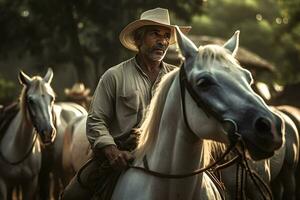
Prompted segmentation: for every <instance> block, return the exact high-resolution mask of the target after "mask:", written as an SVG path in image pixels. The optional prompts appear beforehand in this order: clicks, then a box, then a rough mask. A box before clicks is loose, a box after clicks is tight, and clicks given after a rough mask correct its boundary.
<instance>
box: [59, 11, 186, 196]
mask: <svg viewBox="0 0 300 200" xmlns="http://www.w3.org/2000/svg"><path fill="white" fill-rule="evenodd" d="M180 28H181V30H182V32H184V33H187V32H188V31H189V30H190V27H180ZM175 38H176V37H175V29H174V26H173V25H171V24H170V19H169V13H168V10H167V9H163V8H156V9H152V10H148V11H145V12H144V13H142V15H141V17H140V19H139V20H136V21H134V22H132V23H130V24H128V25H127V26H126V27H125V28H124V29H123V30H122V32H121V33H120V36H119V39H120V41H121V43H122V44H123V46H124V47H126V48H127V49H129V50H132V51H135V52H137V53H136V56H135V57H133V58H131V59H129V60H127V61H124V62H122V63H120V64H118V65H116V66H114V67H112V68H110V69H109V70H107V71H106V72H105V73H104V74H103V76H102V77H101V79H100V81H99V83H98V86H97V88H96V90H95V93H94V96H93V99H92V103H91V106H90V111H89V115H88V118H87V124H86V126H87V132H86V134H87V137H88V140H89V142H90V144H91V146H92V149H93V152H94V157H95V159H94V160H96V161H94V162H93V161H92V162H91V164H89V165H90V166H89V167H86V170H85V171H86V172H84V170H82V171H83V172H82V174H83V175H84V176H88V175H87V174H88V171H93V170H92V168H97V167H98V168H99V165H100V164H99V160H101V161H100V163H101V162H103V160H107V161H108V163H109V165H110V166H111V167H112V168H113V169H115V170H120V169H124V168H125V167H126V166H127V165H128V163H129V162H130V161H132V160H133V159H134V158H133V155H132V154H131V153H130V151H131V150H133V149H134V148H135V147H136V143H137V139H138V136H137V135H136V134H135V133H134V132H133V131H132V130H133V129H134V128H137V127H138V126H139V124H140V123H141V121H142V118H143V111H144V110H145V109H146V107H147V105H148V104H149V103H150V100H151V97H152V96H153V93H154V91H155V88H156V87H157V84H158V83H159V81H160V80H161V77H162V76H163V75H164V74H166V73H168V72H170V71H171V70H173V69H174V68H175V66H173V65H170V64H167V63H164V62H163V61H162V60H163V58H164V57H165V54H166V51H167V49H168V47H169V45H170V44H173V43H175V41H176V39H175ZM93 166H94V167H93ZM77 181H78V179H77ZM77 181H75V180H73V181H71V183H70V184H69V186H68V187H67V188H66V190H65V194H64V199H73V198H75V199H89V198H91V196H89V195H93V194H92V193H93V190H94V189H95V188H91V187H90V191H92V192H90V191H88V190H87V191H86V192H84V191H83V190H82V188H81V189H79V188H80V187H79V185H80V184H79V185H78V182H77ZM89 185H91V184H89ZM95 185H97V184H95ZM95 185H94V186H95ZM98 185H99V184H98ZM94 186H92V187H94ZM95 187H96V186H95ZM74 188H76V189H74ZM71 190H72V191H74V194H73V195H71V194H70V193H72V192H71ZM80 190H81V191H82V192H80V195H79V194H78V192H79V191H80ZM75 194H76V195H75ZM67 196H68V197H69V196H74V197H73V198H66V197H67Z"/></svg>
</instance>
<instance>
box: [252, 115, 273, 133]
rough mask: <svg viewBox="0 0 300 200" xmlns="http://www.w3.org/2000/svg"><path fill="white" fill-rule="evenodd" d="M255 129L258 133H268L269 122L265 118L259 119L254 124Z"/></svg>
mask: <svg viewBox="0 0 300 200" xmlns="http://www.w3.org/2000/svg"><path fill="white" fill-rule="evenodd" d="M255 129H256V130H257V131H259V132H270V131H271V122H270V120H269V119H267V118H263V117H260V118H258V119H257V120H256V122H255Z"/></svg>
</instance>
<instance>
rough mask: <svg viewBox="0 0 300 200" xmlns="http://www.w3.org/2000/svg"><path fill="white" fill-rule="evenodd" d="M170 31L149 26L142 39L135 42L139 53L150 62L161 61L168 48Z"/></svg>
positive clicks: (165, 28)
mask: <svg viewBox="0 0 300 200" xmlns="http://www.w3.org/2000/svg"><path fill="white" fill-rule="evenodd" d="M170 37H171V29H169V28H167V27H162V26H149V27H147V28H146V30H145V34H144V37H143V38H141V39H140V41H137V44H138V47H139V53H140V54H143V55H144V56H145V57H146V58H148V59H149V60H152V61H161V60H162V59H163V58H164V57H165V55H166V52H167V49H168V47H169V41H170Z"/></svg>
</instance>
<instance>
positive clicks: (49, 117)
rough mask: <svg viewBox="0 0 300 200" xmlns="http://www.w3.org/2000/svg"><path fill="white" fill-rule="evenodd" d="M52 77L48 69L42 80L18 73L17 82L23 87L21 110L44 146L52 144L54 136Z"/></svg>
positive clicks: (38, 77)
mask: <svg viewBox="0 0 300 200" xmlns="http://www.w3.org/2000/svg"><path fill="white" fill-rule="evenodd" d="M52 77H53V71H52V69H50V68H49V69H48V71H47V73H46V75H45V76H44V77H43V78H42V77H40V76H34V77H29V76H28V75H26V74H25V73H24V72H22V71H20V73H19V80H20V83H21V84H22V85H23V92H22V94H21V97H20V99H21V104H22V106H21V108H22V109H23V112H24V114H25V115H26V117H27V119H28V122H30V123H31V124H32V125H33V127H34V128H35V130H36V132H37V133H38V134H39V136H40V139H41V141H42V142H43V143H44V144H50V143H52V142H53V141H54V138H55V136H56V129H55V127H54V123H53V121H54V115H53V105H54V99H55V94H54V91H53V90H52V88H51V86H50V83H51V80H52Z"/></svg>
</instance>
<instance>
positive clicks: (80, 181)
mask: <svg viewBox="0 0 300 200" xmlns="http://www.w3.org/2000/svg"><path fill="white" fill-rule="evenodd" d="M121 173H122V171H115V170H113V169H112V168H111V167H110V165H109V164H108V162H107V161H106V160H104V159H100V160H99V159H95V158H93V159H91V160H89V161H88V162H87V163H86V164H85V165H84V166H82V167H81V169H80V170H79V171H78V173H77V174H76V176H74V177H73V179H72V180H71V181H70V183H69V184H68V185H67V187H66V188H65V190H64V192H63V193H62V194H61V200H89V199H111V195H112V193H113V190H114V187H115V185H116V183H117V181H118V178H119V176H120V175H121Z"/></svg>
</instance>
